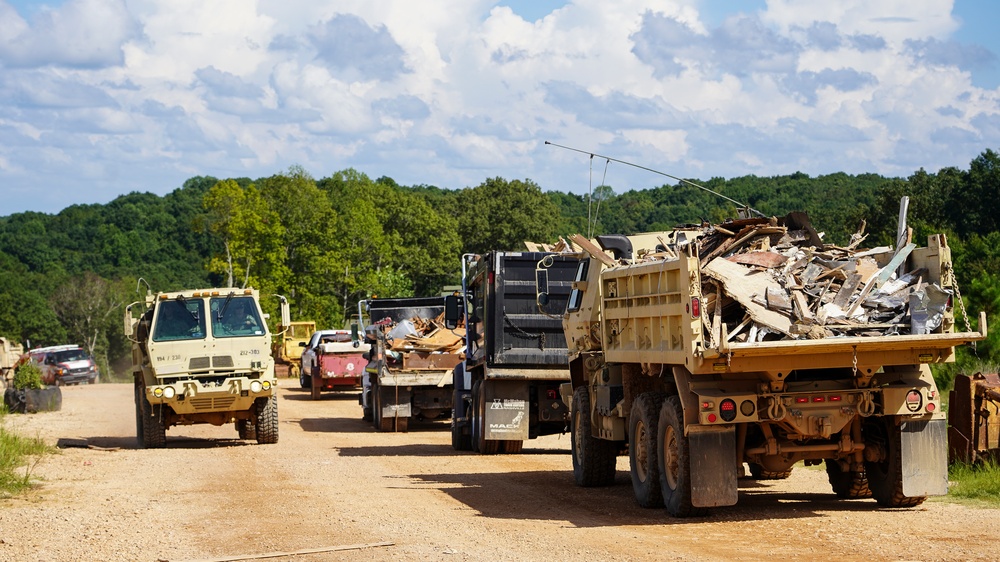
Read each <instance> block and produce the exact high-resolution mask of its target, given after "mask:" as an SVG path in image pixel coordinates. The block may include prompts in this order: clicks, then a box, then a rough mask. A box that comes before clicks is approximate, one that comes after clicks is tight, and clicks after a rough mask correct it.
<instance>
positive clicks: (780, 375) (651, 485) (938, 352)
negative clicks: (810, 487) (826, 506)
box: [539, 215, 986, 517]
mask: <svg viewBox="0 0 1000 562" xmlns="http://www.w3.org/2000/svg"><path fill="white" fill-rule="evenodd" d="M803 218H804V217H801V216H798V217H793V216H791V215H790V216H789V217H786V218H784V219H773V218H772V219H770V220H768V219H763V220H758V219H752V220H750V219H748V220H744V221H735V222H731V223H726V224H720V225H715V226H711V225H705V226H702V227H697V228H689V229H678V230H675V231H671V232H662V233H658V234H649V235H639V236H632V237H623V236H611V237H604V238H599V242H598V243H599V246H598V244H594V243H592V242H590V241H588V240H586V239H584V238H582V237H576V238H574V241H576V242H577V243H578V244H579V245H580V247H581V248H582V252H581V253H580V254H579V255H580V257H581V259H580V261H579V264H578V269H577V273H576V276H575V281H574V283H573V292H572V294H571V296H570V299H569V304H568V307H567V310H566V314H565V317H564V320H563V328H564V330H565V334H566V341H567V343H568V347H569V350H570V351H569V358H570V363H569V366H570V370H571V372H572V384H571V385H567V386H566V387H564V396H565V399H566V400H567V401H569V402H571V403H572V423H571V431H572V436H573V437H572V453H573V473H574V478H575V480H576V482H577V484H579V485H581V486H603V485H609V484H611V483H612V482H613V480H614V476H615V460H616V457H617V456H618V455H619V454H622V453H623V452H625V451H627V453H628V455H629V461H630V473H631V478H632V484H633V490H634V492H635V496H636V499H637V501H638V503H639V504H640V505H642V506H645V507H655V506H665V507H666V510H667V511H668V512H669V513H670V514H671V515H673V516H677V517H684V516H691V515H698V514H701V513H704V512H705V510H706V508H710V507H714V506H728V505H733V504H735V503H736V502H737V498H738V493H737V478H738V477H740V476H741V475H743V474H744V473H745V467H744V463H746V466H748V467H749V468H750V470H751V472H753V473H754V474H755V475H760V474H787V471H789V470H791V467H792V465H793V464H795V463H797V462H800V461H804V463H805V464H806V465H817V464H825V466H826V470H827V474H828V477H829V481H830V484H831V486H832V488H833V491H834V492H835V493H836V495H837V496H839V497H869V496H870V497H874V499H875V500H876V501H877V503H878V504H879V505H881V506H885V507H891V508H899V507H909V506H915V505H918V504H920V503H921V502H922V501H924V499H925V498H926V497H927V496H933V495H942V494H945V493H946V492H947V443H946V420H945V419H944V414H943V412H942V411H941V396H940V393H939V392H938V389H937V387H936V386H935V383H934V379H933V378H932V376H931V371H930V365H931V364H935V363H942V362H948V361H953V360H954V348H955V346H957V345H961V344H965V343H968V342H973V341H977V340H981V339H984V338H985V337H986V318H985V314H981V315H980V318H979V326H978V331H972V329H971V327H969V325H968V319H966V326H965V328H966V330H965V331H963V332H956V331H955V327H954V324H955V314H954V310H953V306H955V305H959V306H961V299H960V297H957V298H955V299H952V295H956V293H957V292H958V286H957V282H956V280H955V276H954V271H953V270H952V262H951V250H950V248H949V247H948V245H947V241H946V239H945V237H944V236H943V235H935V236H930V237H929V239H928V245H927V247H922V248H917V247H916V245H915V244H906V245H905V246H901V247H899V248H890V247H886V248H877V249H872V250H868V251H861V250H856V249H855V248H854V247H853V246H854V245H855V242H857V241H859V240H860V238H858V239H856V240H855V242H852V244H851V246H849V247H846V248H838V247H836V246H832V245H826V244H823V243H822V242H821V241H820V240H819V237H818V234H817V233H816V232H815V230H813V229H812V227H811V226H809V225H808V223H807V222H806V221H804V220H803ZM543 266H544V264H543ZM545 290H546V289H545V287H544V285H542V284H540V287H539V292H540V294H541V293H544V292H545ZM963 313H964V310H963Z"/></svg>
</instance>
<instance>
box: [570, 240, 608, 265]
mask: <svg viewBox="0 0 1000 562" xmlns="http://www.w3.org/2000/svg"><path fill="white" fill-rule="evenodd" d="M569 239H570V240H572V241H573V243H574V244H576V245H577V246H579V247H580V248H583V251H585V252H587V253H588V254H590V255H592V256H594V257H595V258H597V259H599V260H601V263H603V264H604V265H606V266H609V267H610V266H613V265H615V263H616V262H615V260H614V258H612V257H611V256H609V255H607V254H605V253H604V250H602V249H600V248H599V247H598V246H597V245H596V244H594V243H593V242H591V241H590V240H587V239H586V238H584V237H583V236H581V235H579V234H574V235H573V236H570V237H569Z"/></svg>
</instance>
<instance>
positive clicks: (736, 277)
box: [703, 258, 792, 336]
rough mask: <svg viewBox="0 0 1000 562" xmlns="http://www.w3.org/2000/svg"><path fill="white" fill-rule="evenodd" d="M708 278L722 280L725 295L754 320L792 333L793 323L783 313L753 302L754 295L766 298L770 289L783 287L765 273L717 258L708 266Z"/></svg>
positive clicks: (706, 271)
mask: <svg viewBox="0 0 1000 562" xmlns="http://www.w3.org/2000/svg"><path fill="white" fill-rule="evenodd" d="M703 272H704V273H705V275H707V276H709V277H711V278H712V279H715V280H717V281H719V282H720V283H721V284H722V287H723V289H724V290H725V292H726V294H728V295H729V296H731V297H733V298H734V299H736V301H737V302H739V303H740V304H741V305H743V307H744V308H745V309H746V311H747V314H749V315H750V316H752V317H753V319H754V321H755V322H757V323H760V324H763V325H765V326H767V327H768V328H771V329H773V330H774V331H776V332H781V333H782V334H785V335H789V336H790V335H792V334H791V327H792V320H791V318H789V317H788V316H786V315H784V314H781V313H780V312H774V311H773V310H768V309H767V307H766V306H764V305H761V304H758V303H756V302H754V299H753V296H754V295H757V294H760V295H763V294H765V293H766V292H767V288H768V287H770V286H780V285H778V284H777V281H775V280H774V279H772V278H771V276H770V275H768V274H767V273H766V272H754V271H753V270H751V269H748V268H747V267H745V266H742V265H740V264H738V263H733V262H731V261H729V260H726V259H722V258H716V259H714V260H712V261H711V262H710V263H709V264H708V265H706V266H705V268H704V270H703Z"/></svg>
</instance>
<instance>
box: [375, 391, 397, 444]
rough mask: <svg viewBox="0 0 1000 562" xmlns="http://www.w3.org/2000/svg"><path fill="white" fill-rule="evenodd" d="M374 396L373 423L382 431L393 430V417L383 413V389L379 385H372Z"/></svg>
mask: <svg viewBox="0 0 1000 562" xmlns="http://www.w3.org/2000/svg"><path fill="white" fill-rule="evenodd" d="M372 398H373V399H374V404H375V406H374V407H375V412H374V413H373V414H372V424H373V425H374V426H375V429H376V430H378V431H382V432H389V431H392V426H393V423H392V418H387V417H385V416H383V415H382V391H381V389H379V387H378V385H377V384H375V385H372Z"/></svg>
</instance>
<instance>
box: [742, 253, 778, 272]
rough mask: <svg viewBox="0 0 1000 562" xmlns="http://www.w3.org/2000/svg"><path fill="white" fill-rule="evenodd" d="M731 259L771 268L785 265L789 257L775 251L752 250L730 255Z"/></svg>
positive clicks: (745, 263)
mask: <svg viewBox="0 0 1000 562" xmlns="http://www.w3.org/2000/svg"><path fill="white" fill-rule="evenodd" d="M728 259H729V261H731V262H736V263H741V264H743V265H757V266H760V267H764V268H767V269H770V268H772V267H779V266H781V265H784V263H785V262H786V261H788V258H786V257H785V256H783V255H781V254H778V253H775V252H750V253H747V254H734V255H732V256H729V258H728Z"/></svg>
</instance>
